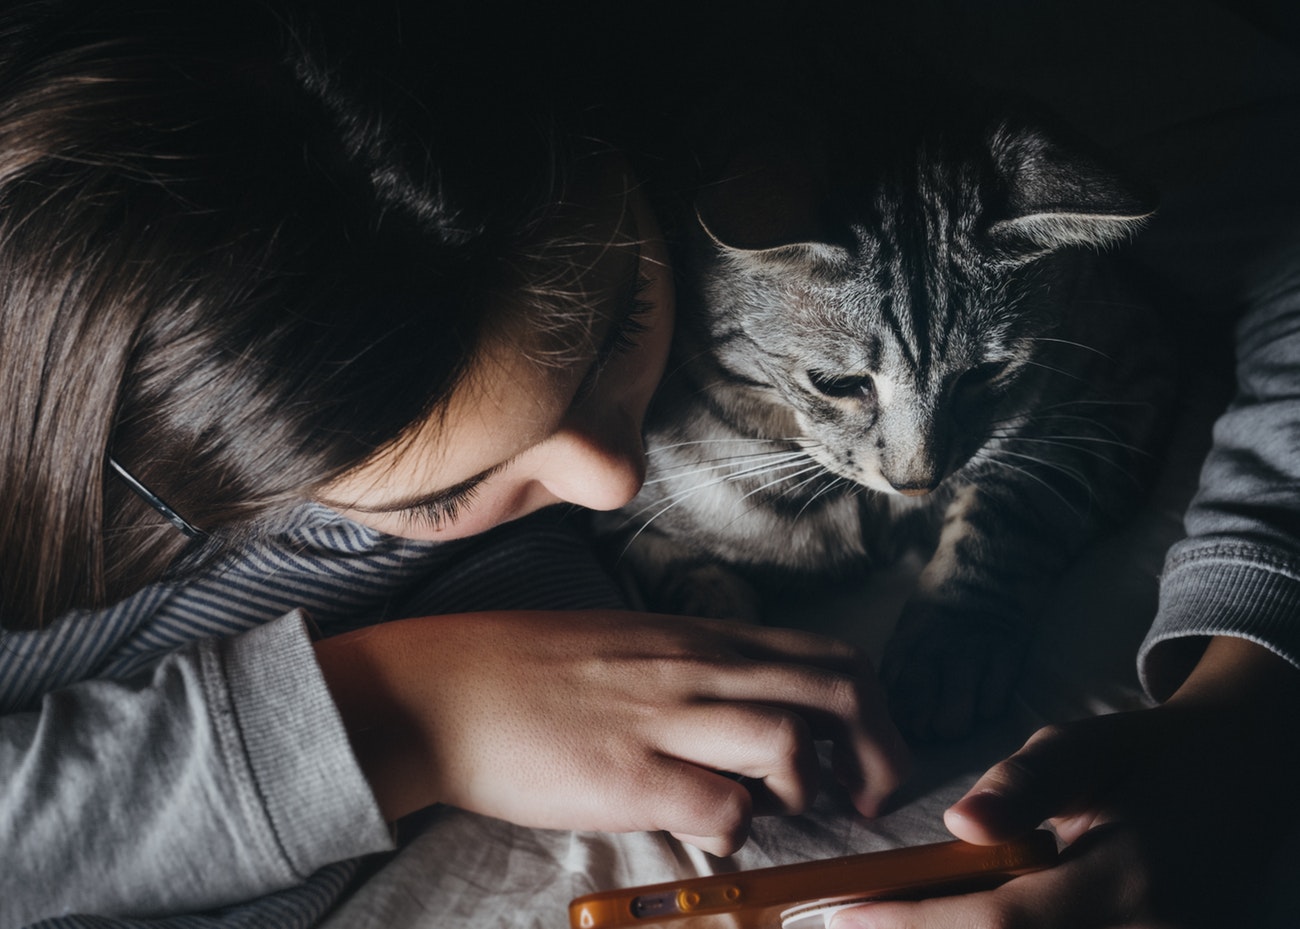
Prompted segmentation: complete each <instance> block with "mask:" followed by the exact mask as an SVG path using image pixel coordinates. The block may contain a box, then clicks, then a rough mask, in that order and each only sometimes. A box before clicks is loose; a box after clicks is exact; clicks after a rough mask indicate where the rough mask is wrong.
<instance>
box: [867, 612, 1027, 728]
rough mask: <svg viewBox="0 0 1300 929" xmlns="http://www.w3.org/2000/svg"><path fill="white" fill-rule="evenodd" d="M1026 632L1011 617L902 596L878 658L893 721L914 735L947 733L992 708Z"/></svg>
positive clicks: (1016, 672) (1005, 690)
mask: <svg viewBox="0 0 1300 929" xmlns="http://www.w3.org/2000/svg"><path fill="white" fill-rule="evenodd" d="M1028 638H1029V636H1028V630H1027V629H1026V627H1025V623H1024V622H1023V620H1021V619H1020V618H1019V617H1014V618H1013V617H1008V616H1005V615H1002V614H996V613H986V612H978V611H967V610H960V609H955V608H953V607H949V606H941V605H935V604H925V603H913V604H909V605H908V607H907V608H906V609H904V611H903V615H902V617H901V618H900V619H899V623H898V628H897V629H896V630H895V632H894V635H893V637H892V638H891V639H890V640H889V643H888V644H887V645H886V648H885V655H884V660H883V661H882V663H881V677H882V678H883V680H884V683H885V687H886V690H887V692H888V695H889V702H890V712H891V714H892V715H893V718H894V722H895V724H896V725H897V726H898V727H899V729H901V730H902V731H903V732H904V733H905V734H907V735H908V736H909V737H912V738H915V739H919V740H933V739H942V740H950V739H957V738H961V737H962V736H965V735H968V734H970V732H971V731H972V730H973V729H974V728H975V726H976V725H977V724H978V723H980V722H982V721H985V720H988V719H992V718H995V717H997V716H1000V715H1001V714H1002V713H1003V711H1004V710H1005V709H1006V706H1007V702H1008V700H1009V699H1010V697H1011V692H1012V689H1013V688H1014V687H1015V684H1016V681H1017V680H1018V679H1019V676H1020V670H1021V665H1022V663H1023V660H1024V655H1025V649H1026V645H1027V642H1028Z"/></svg>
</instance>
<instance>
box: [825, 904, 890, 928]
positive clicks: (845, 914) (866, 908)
mask: <svg viewBox="0 0 1300 929" xmlns="http://www.w3.org/2000/svg"><path fill="white" fill-rule="evenodd" d="M877 926H878V924H877V922H876V921H875V920H874V919H872V917H871V905H870V904H866V905H863V906H855V907H853V908H851V909H847V910H836V911H834V912H832V913H828V914H827V915H826V929H877Z"/></svg>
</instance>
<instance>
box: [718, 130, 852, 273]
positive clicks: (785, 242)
mask: <svg viewBox="0 0 1300 929" xmlns="http://www.w3.org/2000/svg"><path fill="white" fill-rule="evenodd" d="M819 163H820V159H819V157H818V155H817V153H815V152H812V151H793V150H790V149H788V148H777V147H775V146H765V147H762V148H753V149H750V150H749V151H746V152H745V153H744V154H743V155H741V156H738V157H736V158H734V159H732V161H731V163H730V164H729V165H728V168H727V170H726V172H725V173H724V174H723V176H722V177H721V178H719V179H718V180H716V181H714V182H713V183H711V184H707V185H705V186H704V187H702V188H701V189H700V191H699V193H698V194H697V195H696V199H695V215H696V218H697V220H698V222H699V225H700V228H701V229H702V230H703V231H704V233H705V235H707V236H708V237H709V238H710V239H711V240H712V241H713V243H714V244H715V245H717V246H718V247H719V248H721V249H723V250H724V251H727V252H731V253H733V254H743V255H745V256H746V257H749V258H753V259H758V260H763V259H770V260H777V261H787V262H789V261H814V262H836V261H840V260H843V258H844V257H845V256H846V254H847V252H846V249H845V248H844V247H843V246H842V245H840V244H838V242H837V241H836V237H835V234H834V224H833V223H832V222H831V221H830V219H829V218H828V216H827V215H826V212H825V204H826V202H827V195H826V184H825V182H824V180H823V179H822V178H821V177H820V176H819V171H818V167H817V166H818V164H819Z"/></svg>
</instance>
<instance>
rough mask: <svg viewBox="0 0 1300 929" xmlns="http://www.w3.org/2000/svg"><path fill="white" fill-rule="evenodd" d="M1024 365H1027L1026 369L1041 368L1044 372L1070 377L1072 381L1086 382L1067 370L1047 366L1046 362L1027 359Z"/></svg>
mask: <svg viewBox="0 0 1300 929" xmlns="http://www.w3.org/2000/svg"><path fill="white" fill-rule="evenodd" d="M1024 364H1025V366H1026V367H1030V368H1040V369H1042V370H1044V371H1050V372H1051V373H1052V374H1059V375H1061V376H1062V377H1068V378H1070V379H1071V380H1075V381H1081V382H1083V381H1084V379H1083V378H1082V377H1080V376H1079V375H1078V374H1076V373H1074V372H1073V371H1067V370H1065V369H1064V368H1058V367H1056V366H1055V365H1049V364H1045V363H1044V362H1041V361H1034V360H1033V359H1026V360H1025V362H1024ZM1085 383H1086V382H1085Z"/></svg>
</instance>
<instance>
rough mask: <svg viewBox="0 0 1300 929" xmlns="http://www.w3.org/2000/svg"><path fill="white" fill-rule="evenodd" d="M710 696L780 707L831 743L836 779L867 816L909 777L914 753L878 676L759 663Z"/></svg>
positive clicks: (725, 678)
mask: <svg viewBox="0 0 1300 929" xmlns="http://www.w3.org/2000/svg"><path fill="white" fill-rule="evenodd" d="M711 695H712V696H713V697H714V698H715V699H726V700H735V701H754V702H761V703H763V704H766V705H769V706H777V707H780V708H782V709H785V710H788V711H790V712H793V713H795V714H797V715H798V716H799V717H801V718H802V719H803V720H805V721H806V722H807V724H808V726H809V729H810V730H811V732H812V735H813V737H814V738H817V739H826V740H829V741H831V742H832V743H833V745H834V770H835V774H836V777H837V778H838V779H839V780H840V782H841V783H842V784H843V785H844V787H845V788H846V789H847V790H848V791H849V793H850V795H851V796H852V798H853V803H854V806H856V807H857V809H858V810H859V811H860V812H862V813H863V814H864V815H867V816H876V815H878V814H879V812H880V810H881V809H882V808H883V807H884V806H885V805H886V803H887V801H888V799H889V797H890V796H891V795H892V794H893V793H894V792H895V791H896V790H897V789H898V787H899V785H900V784H902V782H903V780H904V778H905V777H906V775H907V771H908V768H909V767H910V753H909V752H908V749H907V745H906V743H905V742H904V741H903V737H902V735H901V734H900V733H899V731H898V729H897V728H895V726H894V723H893V721H892V720H891V719H890V717H889V713H888V712H887V710H886V707H885V697H884V693H883V691H882V689H881V686H880V682H879V681H878V680H877V679H876V677H875V674H874V673H868V674H865V675H847V674H841V673H838V672H835V671H833V670H828V669H826V668H817V667H811V666H807V665H782V664H766V665H764V664H758V665H751V666H749V667H747V668H740V669H737V673H735V674H733V675H720V676H719V677H718V678H717V680H716V681H715V682H713V684H712V687H711Z"/></svg>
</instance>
